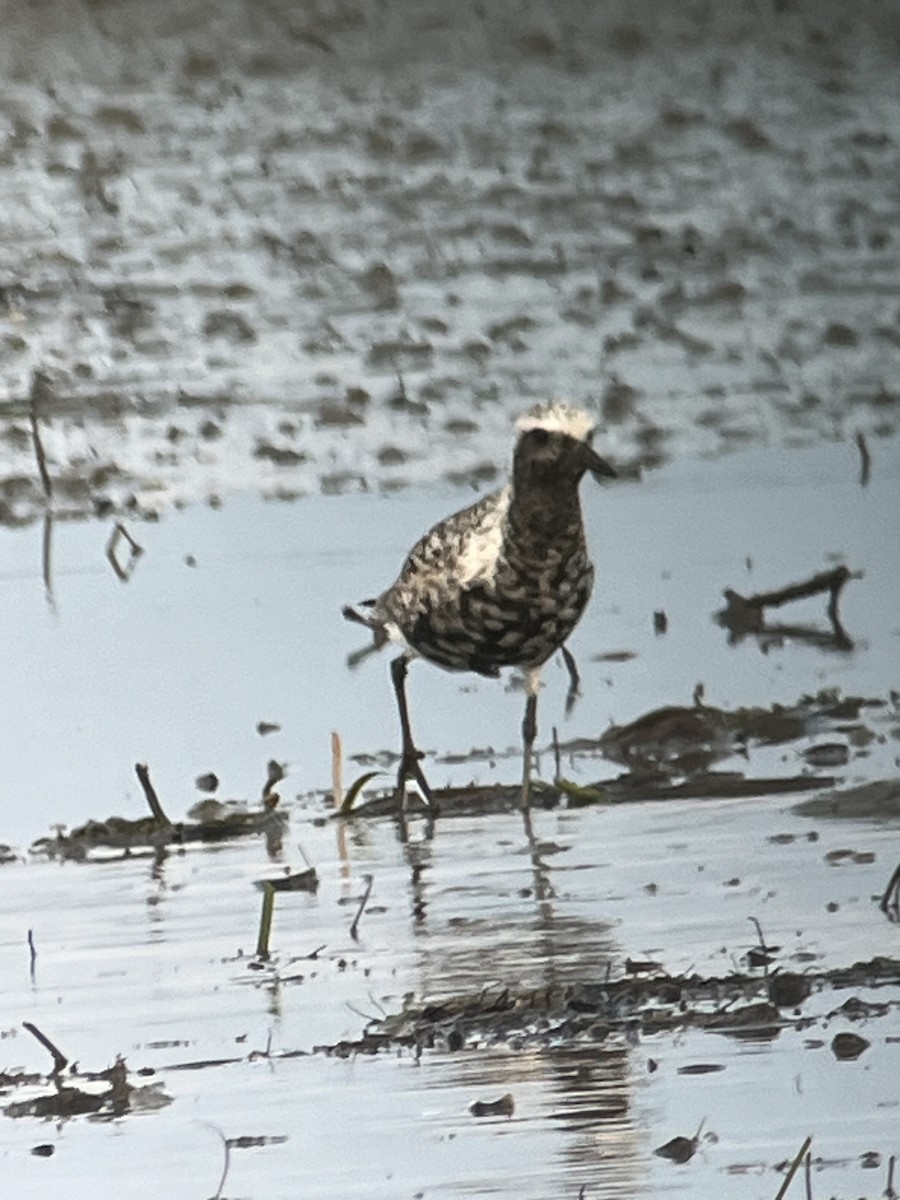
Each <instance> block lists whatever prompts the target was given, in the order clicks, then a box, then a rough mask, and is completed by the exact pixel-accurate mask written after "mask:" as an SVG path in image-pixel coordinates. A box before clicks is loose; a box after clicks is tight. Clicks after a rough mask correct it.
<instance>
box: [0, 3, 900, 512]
mask: <svg viewBox="0 0 900 1200" xmlns="http://www.w3.org/2000/svg"><path fill="white" fill-rule="evenodd" d="M885 8H886V10H887V8H889V6H885ZM632 20H633V22H634V23H633V25H632V24H629V26H628V28H627V30H626V31H625V32H624V33H623V26H622V25H621V18H620V14H619V13H618V11H617V10H616V9H614V8H613V9H609V8H608V6H605V5H593V6H587V7H585V6H584V5H583V4H574V3H571V2H567V3H564V4H561V5H554V6H550V5H541V4H538V5H535V6H533V7H532V8H531V9H529V11H528V13H527V14H523V12H522V9H521V5H516V4H511V3H509V0H506V2H504V3H498V4H494V5H492V6H489V7H485V8H480V9H478V10H472V11H469V10H468V9H459V10H458V11H457V10H455V9H448V8H447V6H446V5H443V4H438V3H436V2H435V0H428V2H427V3H426V2H424V0H421V2H419V3H417V4H415V5H407V4H404V3H394V2H392V3H389V4H387V5H386V6H385V7H384V9H383V11H382V9H381V8H378V9H376V8H374V7H371V6H367V5H365V4H362V3H358V4H356V3H351V4H349V5H341V6H340V11H339V13H338V15H337V16H334V15H332V14H330V13H325V14H324V15H323V10H322V9H321V6H319V5H315V4H311V3H308V2H302V3H297V2H292V3H286V2H285V0H277V2H273V3H271V4H269V5H268V6H267V9H266V19H265V20H263V21H258V20H256V19H254V18H251V17H250V16H248V13H247V11H246V10H245V6H243V5H239V4H237V3H226V4H223V5H222V6H220V8H219V9H217V20H216V23H215V26H214V27H213V26H212V25H211V24H210V21H209V16H208V11H207V9H206V8H205V7H204V6H201V5H198V4H196V3H193V2H188V3H179V4H173V3H172V0H166V2H164V3H160V4H158V5H155V6H153V8H152V9H147V11H146V12H145V13H144V14H142V16H141V19H140V22H139V26H138V29H137V32H136V31H135V26H134V22H133V14H132V13H131V12H130V10H129V9H128V8H127V6H115V5H112V6H108V5H106V6H99V7H93V6H92V7H90V8H88V9H84V10H82V9H72V10H71V11H70V10H68V9H66V10H65V11H63V10H60V13H59V14H58V20H57V21H56V22H55V23H54V24H53V26H52V28H48V27H47V25H46V23H45V22H43V21H42V19H41V16H40V14H39V13H37V12H32V11H31V10H30V9H28V8H23V9H22V10H21V11H19V12H18V13H16V14H15V19H14V20H13V21H12V22H11V23H10V24H9V27H8V28H7V29H5V31H4V44H3V46H2V47H0V61H2V62H3V63H4V64H6V65H7V70H6V72H5V79H6V84H5V93H4V97H3V100H2V105H0V109H2V111H0V117H2V122H3V134H4V140H3V143H2V146H0V186H2V190H3V195H4V201H5V203H4V213H5V223H4V226H3V230H2V232H0V346H2V349H3V351H4V363H5V364H6V365H5V370H4V377H3V380H2V386H0V442H2V443H3V444H4V446H5V451H6V452H5V455H4V463H3V467H2V470H0V521H4V522H9V523H10V524H15V523H18V522H24V521H29V520H34V519H35V518H36V517H37V516H38V515H39V514H40V513H41V511H42V508H43V502H44V491H45V489H43V488H42V486H41V483H40V480H39V478H38V472H37V471H36V469H35V463H34V458H33V454H32V449H31V446H30V438H29V436H28V421H27V399H28V394H29V389H30V381H31V378H32V373H33V371H34V369H35V368H40V369H42V370H43V371H44V372H45V373H46V375H47V378H48V380H49V383H48V386H47V388H46V390H45V394H44V395H43V397H42V402H41V405H40V413H39V418H40V422H41V424H42V427H43V429H44V435H45V441H46V444H47V464H46V465H47V469H48V471H49V475H50V476H51V477H52V478H53V480H54V483H55V488H56V504H57V505H58V507H59V509H60V510H61V511H65V512H69V513H80V514H90V513H92V512H94V511H96V510H97V509H103V510H107V509H109V510H112V511H117V512H125V511H130V510H131V509H132V507H133V506H138V507H139V508H140V509H141V510H151V509H152V510H160V509H163V508H166V507H168V506H169V505H171V504H172V503H173V502H178V501H187V500H196V499H200V498H205V497H208V496H210V495H212V494H214V493H217V492H219V491H220V489H222V488H223V486H225V487H227V489H228V490H231V489H235V490H236V489H240V488H243V487H251V488H254V489H259V490H262V491H263V492H264V493H265V494H267V495H277V494H279V493H280V492H281V491H282V489H285V490H290V491H293V492H295V493H307V492H319V491H325V492H330V491H337V492H340V491H355V490H359V489H361V488H373V489H386V490H389V489H392V488H395V487H398V486H403V485H406V484H410V483H415V482H425V481H427V482H431V481H433V480H434V479H435V478H436V477H444V478H448V479H451V478H454V479H456V480H460V481H461V480H471V479H473V478H477V477H478V473H479V470H480V469H482V468H483V466H484V464H485V463H492V464H497V463H500V462H502V461H505V458H506V455H507V452H508V430H509V420H510V418H511V416H513V415H514V413H515V412H516V410H518V409H520V408H521V407H522V406H523V405H522V401H523V399H527V400H531V399H532V398H538V397H540V398H545V397H547V396H549V395H555V394H562V395H568V396H571V397H572V398H573V399H583V400H590V401H592V402H593V403H594V404H595V405H596V406H597V407H598V408H600V409H601V410H602V412H603V417H604V422H605V424H606V426H607V429H608V431H609V433H608V436H609V438H610V440H612V441H614V442H615V449H616V452H617V457H619V458H621V459H622V460H627V461H629V462H631V463H632V464H634V465H638V464H640V465H644V466H647V467H652V466H655V465H657V464H659V463H660V462H661V461H665V460H666V459H668V458H669V457H670V456H672V455H674V454H679V453H684V452H685V450H687V449H689V448H690V449H694V450H696V449H701V450H714V451H717V452H723V451H727V450H728V449H730V448H732V447H736V446H741V445H746V444H747V443H751V442H756V443H764V442H766V441H768V440H770V439H771V438H772V437H773V435H775V436H778V437H779V438H784V439H787V440H794V441H803V440H806V441H811V440H819V439H822V438H830V437H833V436H835V434H836V433H837V434H838V435H839V436H843V437H845V438H846V439H847V440H850V439H851V438H853V437H854V436H855V434H856V433H857V432H859V431H861V430H862V431H865V432H866V434H867V435H869V436H870V437H871V438H872V439H873V440H874V439H876V438H880V437H882V436H884V435H885V434H889V433H890V432H891V431H894V430H896V428H897V423H898V413H900V403H898V396H897V394H896V393H895V392H894V391H893V390H891V384H892V381H893V380H894V379H895V378H896V356H897V346H898V341H900V332H898V324H897V315H896V308H897V299H898V287H897V278H898V253H897V239H896V235H895V218H894V211H893V207H892V203H893V202H892V197H893V188H894V185H895V180H896V177H897V172H898V146H897V139H896V136H895V130H896V128H897V114H898V109H900V95H898V75H897V71H896V61H895V56H894V54H893V50H892V46H893V37H894V34H895V24H894V23H893V21H892V16H891V15H890V14H889V13H888V12H887V11H885V12H883V13H882V12H879V13H877V14H876V13H874V12H872V13H868V14H867V19H866V20H865V21H858V22H854V23H852V24H848V23H847V22H846V19H845V14H844V10H843V9H842V8H841V7H840V6H838V5H836V4H832V3H827V4H826V3H821V2H819V3H813V2H812V0H803V2H799V0H798V3H795V4H791V5H790V6H782V7H781V8H780V9H779V10H778V11H773V12H771V13H768V14H767V16H766V18H765V19H764V20H761V19H760V17H759V14H758V12H757V10H756V8H755V6H754V5H753V4H752V3H749V2H746V3H739V4H737V5H735V6H734V7H733V8H730V9H729V12H728V13H725V12H719V13H718V14H717V19H716V20H715V21H714V22H710V21H709V20H708V18H707V14H706V12H705V10H703V9H702V8H697V9H694V8H689V7H684V6H679V7H677V8H676V9H669V8H666V7H665V6H660V5H659V4H658V3H654V2H651V3H644V4H641V5H639V6H638V7H637V9H636V10H635V11H634V12H633V13H632V12H631V11H629V22H631V21H632ZM176 29H177V31H178V32H177V34H176V33H175V32H174V31H175V30H176ZM511 30H512V31H515V33H516V34H517V36H511V32H510V31H511ZM197 46H202V50H197V49H196V48H195V47H197ZM100 47H102V48H103V49H102V51H101V50H100V49H99V48H100ZM48 64H49V65H48ZM46 79H53V80H55V81H57V83H58V86H57V83H55V84H54V86H53V87H52V88H51V87H48V86H47V85H46V83H45V82H44V80H46ZM676 96H677V97H678V100H677V102H676V101H674V100H673V97H676ZM598 97H602V98H603V102H602V103H598ZM301 113H302V114H303V115H302V119H301V118H298V114H301ZM748 113H752V118H751V117H750V116H748V115H747V114H748ZM548 114H552V116H550V115H548ZM711 198H712V199H711ZM772 314H777V316H776V317H775V318H773V315H772ZM360 396H365V397H367V398H368V399H369V403H368V407H367V408H366V409H365V411H364V412H363V413H361V414H360V415H361V422H362V423H356V417H355V416H352V417H351V418H350V420H349V421H347V422H345V421H343V420H339V421H337V422H334V421H333V419H332V415H333V414H334V413H335V412H341V411H343V412H345V413H350V412H354V411H355V409H356V408H357V407H361V406H357V405H356V404H355V399H354V398H359V397H360ZM282 420H284V421H287V422H288V423H289V424H290V425H291V426H292V427H293V428H292V429H290V430H284V429H279V424H280V422H281V421H282ZM873 457H876V458H877V456H875V455H873ZM223 481H227V482H225V483H224V484H223Z"/></svg>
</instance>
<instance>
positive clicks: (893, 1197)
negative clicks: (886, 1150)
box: [884, 1154, 897, 1200]
mask: <svg viewBox="0 0 900 1200" xmlns="http://www.w3.org/2000/svg"><path fill="white" fill-rule="evenodd" d="M896 1161H897V1156H896V1154H892V1155H891V1157H890V1158H889V1159H888V1177H887V1187H886V1188H885V1189H884V1195H885V1200H897V1193H896V1192H895V1191H894V1163H895V1162H896Z"/></svg>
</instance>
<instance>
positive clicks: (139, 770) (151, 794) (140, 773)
mask: <svg viewBox="0 0 900 1200" xmlns="http://www.w3.org/2000/svg"><path fill="white" fill-rule="evenodd" d="M134 773H135V774H136V775H137V777H138V783H140V785H141V787H142V788H143V789H144V796H145V798H146V800H147V803H148V804H149V805H150V811H151V812H152V813H153V818H154V820H155V821H156V823H157V825H165V826H168V828H170V829H171V828H172V822H171V821H170V820H169V818H168V817H167V816H166V814H165V813H164V812H163V807H162V805H161V804H160V802H159V796H157V794H156V789H155V788H154V786H153V784H152V783H151V782H150V768H149V767H148V766H147V764H146V763H135V764H134Z"/></svg>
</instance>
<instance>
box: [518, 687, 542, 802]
mask: <svg viewBox="0 0 900 1200" xmlns="http://www.w3.org/2000/svg"><path fill="white" fill-rule="evenodd" d="M526 687H527V690H528V699H527V700H526V701H525V716H524V718H523V719H522V802H521V803H522V810H523V811H524V812H527V811H528V807H529V805H530V803H531V760H532V758H533V757H534V739H535V738H536V737H537V694H538V688H539V687H540V672H538V671H529V672H528V674H527V676H526Z"/></svg>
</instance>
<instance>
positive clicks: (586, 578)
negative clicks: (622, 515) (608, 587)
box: [344, 404, 614, 799]
mask: <svg viewBox="0 0 900 1200" xmlns="http://www.w3.org/2000/svg"><path fill="white" fill-rule="evenodd" d="M517 429H518V438H517V441H516V447H515V451H514V455H513V467H512V472H511V476H510V480H509V482H508V483H507V484H506V486H505V487H503V488H501V489H500V490H499V491H496V492H493V493H491V494H490V495H488V496H485V497H484V498H483V499H481V500H479V501H477V502H476V503H475V504H472V505H471V506H470V507H468V508H465V509H463V510H462V511H461V512H458V513H454V514H453V515H452V516H450V517H447V518H446V519H445V520H443V521H441V522H439V524H437V525H435V526H434V527H433V528H432V529H430V530H429V531H428V532H427V533H426V534H425V535H424V536H423V537H422V538H421V539H420V540H419V541H418V542H417V543H416V544H415V546H413V548H412V550H411V551H410V552H409V554H408V556H407V558H406V561H405V562H404V564H403V567H402V569H401V571H400V574H399V575H398V577H397V579H396V580H395V582H394V583H393V584H392V585H391V586H390V587H389V588H388V589H387V590H386V591H384V592H382V594H381V595H380V596H378V598H377V599H375V600H373V601H369V602H367V604H366V605H365V607H366V608H367V609H368V611H367V612H366V614H365V615H364V616H363V615H362V614H360V613H357V612H356V611H355V610H353V609H345V610H344V615H345V616H347V617H348V618H349V619H352V620H356V621H360V622H362V623H363V624H365V625H367V626H368V627H369V628H370V629H371V630H372V631H373V634H374V647H373V648H376V649H377V648H379V647H380V646H382V645H384V644H385V642H387V641H393V642H396V643H398V644H399V645H400V646H401V648H402V653H401V656H400V658H399V659H397V660H396V661H395V663H394V666H393V668H392V673H393V678H394V685H395V689H396V691H397V699H398V704H399V705H400V714H401V724H403V726H404V748H403V758H402V761H401V767H400V777H399V779H398V792H400V793H401V795H402V792H403V787H404V783H405V779H406V777H407V776H408V775H410V774H412V775H414V776H415V777H416V779H417V781H418V782H419V786H420V787H421V788H422V789H423V791H425V793H426V797H427V796H428V787H427V784H426V783H425V780H424V777H423V775H422V772H421V768H420V767H419V766H418V759H419V755H418V752H417V751H416V750H415V747H414V745H413V743H412V738H411V734H409V730H408V717H406V716H405V692H404V679H405V674H406V666H407V663H408V661H409V660H410V659H412V658H415V657H419V656H420V657H422V658H425V659H427V660H428V661H429V662H433V663H435V664H436V665H437V666H440V667H444V668H445V669H447V670H450V671H475V672H477V673H478V674H480V675H487V676H496V675H498V674H499V673H500V670H501V668H503V667H521V668H522V669H524V670H525V671H526V672H527V674H528V680H529V689H528V691H529V705H528V710H527V711H526V726H525V728H524V730H523V732H524V737H525V743H526V763H525V773H524V785H523V795H524V796H525V798H526V799H527V787H528V768H529V763H530V755H531V742H533V739H534V730H533V725H534V716H535V709H536V696H537V686H538V678H537V673H538V671H539V668H540V667H541V666H542V665H543V664H544V663H545V662H546V661H547V659H548V658H550V656H551V655H552V654H553V653H554V652H555V651H557V650H559V649H560V648H562V647H563V646H564V643H565V641H566V639H567V638H568V637H569V635H570V634H571V632H572V630H573V629H574V628H575V626H576V625H577V623H578V621H579V619H580V618H581V615H582V613H583V612H584V609H585V607H586V605H587V602H588V599H589V597H590V594H591V587H592V584H593V578H594V568H593V566H592V564H591V561H590V559H589V557H588V553H587V545H586V543H585V536H584V526H583V523H582V517H581V505H580V502H579V496H578V486H579V483H580V482H581V479H582V476H583V475H584V474H585V472H586V471H590V472H592V473H593V474H594V475H596V476H598V477H599V476H602V475H613V474H614V472H613V470H612V468H611V467H610V466H609V465H608V463H606V462H605V461H604V460H603V459H602V458H600V457H599V455H597V454H596V453H595V451H594V450H593V448H592V445H591V440H592V436H593V429H594V425H593V421H592V420H591V419H590V417H589V416H588V415H587V414H586V413H584V412H582V411H581V410H579V409H575V408H571V407H570V406H568V405H563V404H554V405H543V406H539V407H537V408H534V409H532V410H531V411H530V412H528V413H526V414H525V415H524V416H523V417H521V418H520V419H519V421H518V422H517ZM567 664H568V665H569V666H570V671H574V664H573V663H572V660H571V657H570V656H568V655H567ZM574 678H575V679H577V674H576V675H575V676H574ZM529 718H530V719H529Z"/></svg>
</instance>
